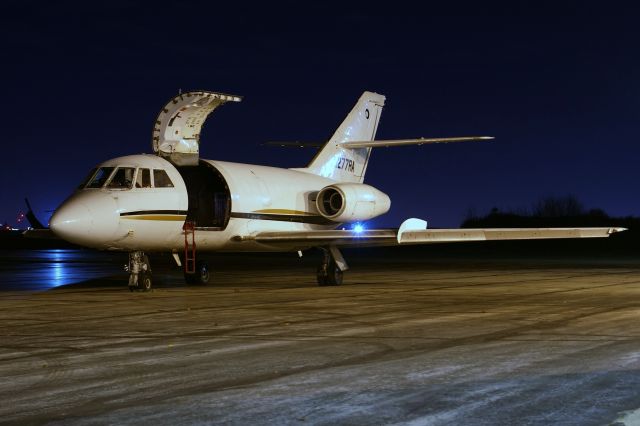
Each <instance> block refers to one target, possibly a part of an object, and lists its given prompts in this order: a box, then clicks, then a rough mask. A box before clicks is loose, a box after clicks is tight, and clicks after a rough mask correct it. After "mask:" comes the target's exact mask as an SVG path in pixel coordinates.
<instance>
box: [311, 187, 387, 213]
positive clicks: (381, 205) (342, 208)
mask: <svg viewBox="0 0 640 426" xmlns="http://www.w3.org/2000/svg"><path fill="white" fill-rule="evenodd" d="M316 207H317V209H318V211H319V212H320V214H321V215H322V216H323V217H325V218H327V219H329V220H331V221H333V222H358V221H361V220H368V219H371V218H374V217H376V216H380V215H381V214H384V213H386V212H388V211H389V208H390V207H391V200H390V199H389V197H388V196H387V194H385V193H383V192H381V191H379V190H377V189H376V188H374V187H373V186H370V185H365V184H362V183H336V184H335V185H330V186H326V187H324V188H322V189H321V190H320V192H318V195H317V197H316Z"/></svg>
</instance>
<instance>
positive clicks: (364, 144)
mask: <svg viewBox="0 0 640 426" xmlns="http://www.w3.org/2000/svg"><path fill="white" fill-rule="evenodd" d="M491 139H494V138H493V136H463V137H457V138H418V139H391V140H377V141H349V142H343V143H341V144H340V146H342V147H344V148H390V147H393V146H405V145H424V144H430V143H451V142H477V141H487V140H491Z"/></svg>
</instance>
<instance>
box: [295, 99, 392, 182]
mask: <svg viewBox="0 0 640 426" xmlns="http://www.w3.org/2000/svg"><path fill="white" fill-rule="evenodd" d="M384 100H385V97H384V96H383V95H379V94H377V93H373V92H364V93H363V94H362V96H360V99H358V102H357V103H356V105H355V106H354V107H353V109H352V110H351V112H350V113H349V115H347V118H345V119H344V121H343V122H342V124H341V125H340V127H338V130H336V132H335V133H334V134H333V136H332V137H331V139H329V141H328V142H327V143H326V144H324V146H323V147H322V148H321V149H320V151H318V153H317V154H316V156H315V157H314V158H313V160H311V163H310V164H309V166H307V168H306V169H304V170H305V171H307V172H310V173H313V174H316V175H320V176H324V177H327V178H330V179H334V180H336V181H338V182H358V183H362V181H363V180H364V175H365V172H366V171H367V163H368V162H369V156H370V155H371V148H370V147H367V148H345V147H342V146H341V144H342V143H344V142H349V141H371V140H373V139H374V138H375V136H376V130H378V122H379V121H380V115H381V113H382V107H383V106H384Z"/></svg>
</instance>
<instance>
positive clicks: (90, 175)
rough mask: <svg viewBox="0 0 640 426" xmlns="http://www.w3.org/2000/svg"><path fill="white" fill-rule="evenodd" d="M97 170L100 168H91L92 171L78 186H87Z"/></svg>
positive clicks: (79, 187)
mask: <svg viewBox="0 0 640 426" xmlns="http://www.w3.org/2000/svg"><path fill="white" fill-rule="evenodd" d="M97 170H98V169H91V171H90V172H89V174H88V175H87V177H85V178H84V179H83V180H82V183H81V184H80V185H79V186H78V189H82V188H84V187H85V186H87V184H88V183H89V181H90V180H91V178H92V177H93V175H95V174H96V171H97Z"/></svg>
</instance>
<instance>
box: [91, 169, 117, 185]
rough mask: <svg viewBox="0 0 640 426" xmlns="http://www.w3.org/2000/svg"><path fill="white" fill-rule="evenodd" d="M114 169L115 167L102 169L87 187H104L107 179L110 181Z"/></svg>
mask: <svg viewBox="0 0 640 426" xmlns="http://www.w3.org/2000/svg"><path fill="white" fill-rule="evenodd" d="M114 169H115V167H100V168H99V169H98V171H97V172H96V173H95V174H94V175H93V177H92V178H91V181H90V182H89V184H88V185H87V186H86V187H87V188H102V185H104V183H105V182H106V181H107V179H109V176H111V173H112V172H113V170H114Z"/></svg>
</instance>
